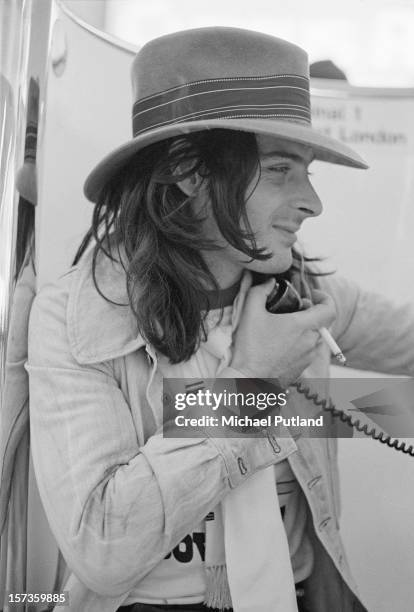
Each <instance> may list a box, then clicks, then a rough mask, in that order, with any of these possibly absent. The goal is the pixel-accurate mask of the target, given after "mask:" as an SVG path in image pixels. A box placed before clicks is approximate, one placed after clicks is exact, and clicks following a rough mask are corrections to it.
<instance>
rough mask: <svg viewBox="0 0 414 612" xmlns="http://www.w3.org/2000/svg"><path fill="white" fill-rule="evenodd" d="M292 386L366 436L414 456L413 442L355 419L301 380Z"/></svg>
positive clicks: (319, 406)
mask: <svg viewBox="0 0 414 612" xmlns="http://www.w3.org/2000/svg"><path fill="white" fill-rule="evenodd" d="M292 387H295V389H296V391H297V392H298V393H301V394H302V395H304V396H305V397H306V399H308V400H310V401H312V402H313V403H314V404H315V406H317V407H318V408H322V410H325V411H326V412H329V413H330V414H332V416H334V417H336V418H339V419H340V420H341V421H342V422H343V423H347V424H348V425H349V426H350V427H353V428H354V429H356V430H357V431H359V432H361V433H363V434H365V435H366V436H369V437H371V438H372V439H373V440H378V441H379V442H382V444H386V445H387V446H389V447H390V448H395V450H397V451H401V452H402V453H405V454H406V455H410V457H414V447H413V446H412V445H411V444H410V446H407V444H406V443H405V442H401V441H400V440H398V439H397V438H394V439H393V438H392V437H391V436H389V435H387V434H385V433H384V432H382V431H380V432H377V430H376V429H375V427H371V428H370V427H369V425H368V424H367V423H364V424H362V423H361V421H360V420H359V419H353V417H352V416H351V415H349V414H346V413H345V412H343V411H342V410H338V408H336V406H335V404H334V403H333V401H332V400H331V398H329V400H326V399H322V398H320V397H319V395H318V394H317V393H316V392H313V391H312V390H311V389H310V388H309V387H307V386H306V385H305V384H304V383H303V382H300V381H299V382H295V383H293V384H292Z"/></svg>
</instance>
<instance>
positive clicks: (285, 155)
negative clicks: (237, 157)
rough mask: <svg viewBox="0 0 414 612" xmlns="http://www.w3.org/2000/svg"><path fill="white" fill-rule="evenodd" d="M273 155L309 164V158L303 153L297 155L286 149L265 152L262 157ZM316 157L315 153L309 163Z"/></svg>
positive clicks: (267, 157) (266, 157)
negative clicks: (303, 155) (302, 154)
mask: <svg viewBox="0 0 414 612" xmlns="http://www.w3.org/2000/svg"><path fill="white" fill-rule="evenodd" d="M272 157H281V158H283V159H291V160H292V161H295V162H299V163H302V164H307V163H308V160H307V159H306V158H305V157H302V156H301V155H296V153H287V152H286V151H282V150H280V151H270V152H269V153H265V154H264V155H261V156H260V158H261V159H264V160H266V159H269V158H272ZM314 159H315V157H314V155H312V158H311V159H310V160H309V163H311V162H312V161H313V160H314Z"/></svg>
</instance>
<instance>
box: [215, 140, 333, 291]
mask: <svg viewBox="0 0 414 612" xmlns="http://www.w3.org/2000/svg"><path fill="white" fill-rule="evenodd" d="M257 142H258V148H259V156H260V165H261V173H260V179H259V181H258V178H259V175H258V174H257V175H256V176H255V177H254V179H253V180H252V182H251V184H250V185H249V187H248V190H247V196H249V194H251V195H250V197H248V200H247V204H246V210H247V214H248V219H249V222H250V225H251V229H252V231H253V233H254V235H255V237H256V242H257V247H258V248H260V247H265V248H266V251H267V252H269V251H270V252H271V253H272V257H271V258H270V259H267V260H266V261H261V260H257V259H256V260H254V261H251V262H248V257H247V256H246V255H245V254H244V253H241V252H240V251H238V250H237V249H235V248H234V247H232V246H230V245H229V244H228V243H227V242H226V241H225V240H224V238H223V236H222V235H221V233H220V231H219V229H218V227H217V224H216V221H215V219H214V216H213V214H212V212H211V210H210V208H209V206H207V209H208V211H207V219H206V221H205V222H204V230H205V234H206V237H208V238H210V239H213V240H214V241H215V242H216V243H217V244H220V245H221V246H223V247H224V248H223V249H221V250H219V251H208V252H206V253H205V254H204V255H205V259H206V261H207V264H208V265H209V267H210V270H211V272H212V273H213V274H214V275H215V277H216V278H217V281H218V282H219V284H220V285H221V286H222V287H226V286H228V285H230V284H232V283H234V282H235V281H236V280H237V279H238V278H239V277H240V274H241V272H242V270H243V269H248V270H254V271H256V272H262V273H266V274H276V273H280V272H284V271H286V270H287V269H288V268H289V267H290V266H291V264H292V247H293V245H294V244H295V242H296V233H297V231H298V230H299V229H300V226H301V225H302V223H303V221H304V220H305V219H306V218H307V217H315V216H317V215H320V214H321V212H322V205H321V202H320V200H319V198H318V196H317V195H316V193H315V191H314V189H313V187H312V185H311V183H310V181H309V176H308V166H309V164H310V162H311V161H312V159H313V154H312V151H311V149H310V147H306V146H304V145H300V144H297V143H293V142H292V143H289V142H287V141H282V140H279V139H277V138H274V137H272V136H257ZM257 181H258V182H257ZM252 190H253V193H252Z"/></svg>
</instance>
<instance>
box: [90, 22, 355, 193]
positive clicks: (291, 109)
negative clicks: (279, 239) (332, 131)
mask: <svg viewBox="0 0 414 612" xmlns="http://www.w3.org/2000/svg"><path fill="white" fill-rule="evenodd" d="M131 77H132V88H133V100H134V103H133V108H132V134H133V137H132V139H131V140H129V141H128V142H126V143H124V144H123V145H121V146H119V147H118V148H116V149H115V150H114V151H112V152H111V153H109V155H107V156H106V157H105V158H104V159H103V160H102V161H101V162H100V163H99V164H98V165H97V166H96V167H95V168H94V169H93V170H92V172H91V173H90V174H89V176H88V177H87V179H86V182H85V186H84V191H85V195H86V197H87V198H89V199H90V200H91V201H96V200H97V198H98V197H99V192H100V189H101V188H102V186H103V185H104V184H105V183H106V182H107V181H108V180H110V178H111V177H112V176H113V175H114V173H116V172H117V171H118V170H119V169H121V168H122V167H123V165H124V164H126V163H127V162H128V161H129V159H130V158H131V156H132V155H134V154H135V153H136V152H137V151H139V150H140V149H142V148H143V147H146V146H148V145H150V144H153V143H156V142H159V141H160V140H164V139H166V138H171V137H173V136H178V135H183V134H188V133H190V132H196V131H200V130H207V129H213V128H222V129H229V130H241V131H244V132H254V133H256V134H269V135H273V136H275V137H278V138H280V139H283V140H288V141H294V142H297V143H300V144H304V145H308V146H310V147H311V148H312V150H313V152H314V155H315V158H316V159H319V160H323V161H328V162H332V163H335V164H342V165H344V166H352V167H354V168H367V165H366V163H365V162H364V161H363V160H362V159H361V157H360V156H359V155H358V154H357V153H355V152H354V151H353V150H352V149H350V148H349V147H347V146H346V145H344V144H343V143H341V142H340V141H337V140H334V139H333V138H329V137H328V136H325V135H324V134H321V133H319V132H318V131H316V130H314V129H313V128H312V124H311V108H310V95H309V64H308V56H307V54H306V52H305V51H303V49H301V48H300V47H297V46H296V45H293V44H292V43H289V42H287V41H285V40H281V39H280V38H276V37H274V36H269V35H267V34H262V33H259V32H253V31H250V30H243V29H239V28H227V27H208V28H198V29H194V30H184V31H182V32H176V33H174V34H168V35H166V36H161V37H160V38H156V39H154V40H152V41H150V42H148V43H147V44H146V45H144V46H143V47H142V49H141V50H140V51H139V52H138V54H137V55H136V57H135V60H134V62H133V64H132V70H131Z"/></svg>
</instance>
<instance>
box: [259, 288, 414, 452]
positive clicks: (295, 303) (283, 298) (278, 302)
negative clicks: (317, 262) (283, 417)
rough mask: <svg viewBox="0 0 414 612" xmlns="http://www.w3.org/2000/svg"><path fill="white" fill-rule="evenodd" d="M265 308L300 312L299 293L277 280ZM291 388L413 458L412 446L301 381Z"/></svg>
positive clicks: (277, 311)
mask: <svg viewBox="0 0 414 612" xmlns="http://www.w3.org/2000/svg"><path fill="white" fill-rule="evenodd" d="M266 308H267V310H268V311H269V312H271V313H274V314H276V313H277V314H283V313H288V312H296V311H297V310H302V308H303V302H302V298H301V296H300V295H299V293H298V292H297V291H296V289H295V288H294V286H293V285H292V284H291V283H290V282H289V281H288V280H286V279H280V280H279V279H278V280H277V282H276V284H275V287H274V289H273V290H272V292H271V294H270V295H269V297H268V298H267V301H266ZM292 387H295V389H296V391H297V392H298V393H301V394H302V395H304V396H305V397H306V399H308V400H310V401H311V402H313V403H314V404H315V406H317V407H318V408H322V410H325V411H326V412H329V413H330V414H331V415H332V416H334V417H336V418H339V419H340V420H341V421H342V422H343V423H347V424H348V425H349V426H350V427H353V428H354V429H356V430H357V431H359V432H362V433H364V434H365V435H366V436H369V437H371V438H373V439H374V440H378V441H379V442H382V444H387V446H389V447H390V448H395V450H397V451H401V452H402V453H405V454H407V455H410V456H411V457H414V448H413V446H412V445H410V446H407V445H406V443H405V442H401V441H400V440H398V439H397V438H394V439H393V438H392V437H391V436H389V435H387V434H385V433H384V432H382V431H380V432H377V431H376V429H375V427H371V428H370V427H369V425H367V424H366V423H364V424H362V423H361V421H360V420H359V419H354V418H353V417H352V416H351V415H349V414H346V413H345V412H343V411H342V410H339V409H338V408H337V407H336V406H335V404H334V403H333V402H332V400H331V399H329V400H326V399H322V398H320V397H319V395H318V394H317V393H315V392H313V391H312V390H311V389H310V388H309V387H307V386H306V385H305V384H304V382H303V381H298V382H295V383H293V384H292Z"/></svg>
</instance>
